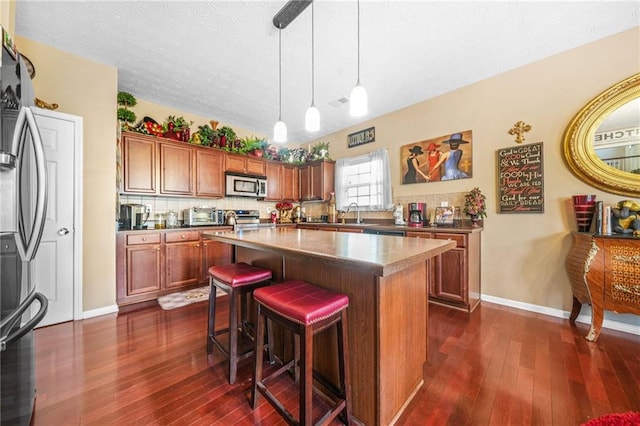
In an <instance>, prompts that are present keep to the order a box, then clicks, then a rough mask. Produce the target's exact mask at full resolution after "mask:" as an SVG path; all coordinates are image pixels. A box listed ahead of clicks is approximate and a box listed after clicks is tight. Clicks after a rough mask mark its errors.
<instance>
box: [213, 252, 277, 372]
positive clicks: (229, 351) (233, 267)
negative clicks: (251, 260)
mask: <svg viewBox="0 0 640 426" xmlns="http://www.w3.org/2000/svg"><path fill="white" fill-rule="evenodd" d="M208 272H209V288H210V292H209V321H208V325H207V353H208V354H210V353H212V352H213V347H214V346H216V347H217V348H218V349H220V352H222V354H223V355H224V356H225V357H227V358H228V359H229V383H235V381H236V373H237V370H238V362H239V361H240V360H242V359H245V358H247V357H249V356H251V355H252V354H253V348H251V347H249V346H247V345H241V346H244V347H243V348H239V346H240V343H241V340H246V338H249V339H252V337H251V335H250V331H251V330H253V324H251V322H250V316H249V313H248V309H247V305H248V303H247V298H248V297H250V296H251V293H252V292H253V290H255V289H256V288H259V287H263V286H266V285H269V284H270V283H271V276H272V273H271V270H269V269H265V268H260V267H259V266H253V265H249V264H247V263H242V262H241V263H232V264H230V265H219V266H212V267H210V268H209V269H208ZM217 289H220V290H222V291H223V292H225V293H227V294H228V295H229V323H228V326H227V327H224V328H221V329H216V299H217V294H218V292H217ZM238 299H240V300H238ZM238 301H239V302H240V318H238ZM239 331H240V332H241V334H240V335H239V334H238V332H239ZM227 333H228V334H229V339H228V344H226V345H225V344H224V342H223V341H221V340H220V339H219V338H218V337H217V336H219V335H221V334H227ZM268 334H269V338H268V339H267V340H268V341H267V345H266V346H265V347H266V348H267V350H268V352H269V361H273V351H272V350H271V346H270V342H271V336H270V334H271V332H270V331H268ZM260 351H262V342H261V344H260Z"/></svg>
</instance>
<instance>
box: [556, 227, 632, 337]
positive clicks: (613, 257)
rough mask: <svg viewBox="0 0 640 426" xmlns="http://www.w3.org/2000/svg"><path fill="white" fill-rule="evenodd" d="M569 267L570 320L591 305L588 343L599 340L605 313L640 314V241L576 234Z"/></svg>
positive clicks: (616, 236)
mask: <svg viewBox="0 0 640 426" xmlns="http://www.w3.org/2000/svg"><path fill="white" fill-rule="evenodd" d="M566 267H567V272H568V274H569V281H570V282H571V287H572V289H573V309H572V310H571V316H570V317H569V320H570V321H571V322H574V321H575V319H576V318H577V317H578V314H579V313H580V309H581V308H582V304H583V303H589V304H590V305H591V309H592V312H593V313H592V315H591V329H590V330H589V333H588V334H587V335H586V336H585V338H586V339H587V340H589V341H595V340H597V339H598V336H599V335H600V329H601V328H602V319H603V316H604V311H605V310H608V311H613V312H616V313H633V314H636V315H640V238H637V237H628V236H622V235H593V234H588V233H582V232H574V233H573V245H572V246H571V249H570V250H569V253H568V255H567V260H566Z"/></svg>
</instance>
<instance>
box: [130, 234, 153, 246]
mask: <svg viewBox="0 0 640 426" xmlns="http://www.w3.org/2000/svg"><path fill="white" fill-rule="evenodd" d="M134 244H160V233H153V234H131V235H127V245H134Z"/></svg>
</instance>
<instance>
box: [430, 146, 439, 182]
mask: <svg viewBox="0 0 640 426" xmlns="http://www.w3.org/2000/svg"><path fill="white" fill-rule="evenodd" d="M438 148H440V145H438V144H435V143H433V142H431V143H430V144H429V146H427V160H428V161H429V170H430V171H431V172H430V173H429V175H428V176H429V180H430V181H431V182H434V181H438V180H440V167H436V164H438V162H439V161H440V158H441V157H442V151H440V150H439V149H438Z"/></svg>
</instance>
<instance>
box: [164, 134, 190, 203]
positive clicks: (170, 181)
mask: <svg viewBox="0 0 640 426" xmlns="http://www.w3.org/2000/svg"><path fill="white" fill-rule="evenodd" d="M192 182H193V148H191V147H189V146H185V147H182V146H177V145H169V144H164V143H161V144H160V193H162V194H171V195H193V185H192Z"/></svg>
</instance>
